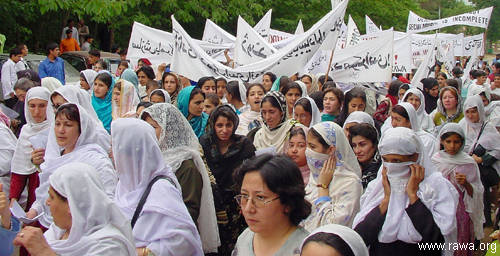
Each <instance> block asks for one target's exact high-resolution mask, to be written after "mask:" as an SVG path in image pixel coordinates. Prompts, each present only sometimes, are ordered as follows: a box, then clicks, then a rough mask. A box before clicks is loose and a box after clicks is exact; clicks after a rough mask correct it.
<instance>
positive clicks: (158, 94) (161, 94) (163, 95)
mask: <svg viewBox="0 0 500 256" xmlns="http://www.w3.org/2000/svg"><path fill="white" fill-rule="evenodd" d="M153 95H156V96H160V97H161V98H162V99H163V102H165V100H166V99H165V94H163V92H162V91H160V90H158V91H153V92H152V93H151V95H149V100H151V97H153Z"/></svg>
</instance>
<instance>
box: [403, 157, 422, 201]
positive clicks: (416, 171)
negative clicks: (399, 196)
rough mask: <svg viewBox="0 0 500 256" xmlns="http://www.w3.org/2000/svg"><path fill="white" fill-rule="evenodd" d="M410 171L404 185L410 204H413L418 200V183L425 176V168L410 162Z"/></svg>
mask: <svg viewBox="0 0 500 256" xmlns="http://www.w3.org/2000/svg"><path fill="white" fill-rule="evenodd" d="M410 171H411V176H410V180H409V181H408V184H407V185H406V193H407V194H408V197H409V198H410V204H413V203H415V202H416V201H417V200H418V197H417V191H418V186H419V185H420V182H422V181H423V180H424V178H425V169H424V167H422V166H420V165H418V164H412V165H410Z"/></svg>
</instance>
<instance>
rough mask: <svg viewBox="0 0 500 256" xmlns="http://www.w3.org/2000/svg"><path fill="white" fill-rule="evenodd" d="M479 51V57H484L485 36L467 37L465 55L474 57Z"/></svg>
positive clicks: (464, 42) (465, 38)
mask: <svg viewBox="0 0 500 256" xmlns="http://www.w3.org/2000/svg"><path fill="white" fill-rule="evenodd" d="M476 49H477V50H478V52H477V54H478V56H483V55H484V34H483V33H481V34H478V35H474V36H466V37H464V41H463V55H464V56H472V55H474V51H476Z"/></svg>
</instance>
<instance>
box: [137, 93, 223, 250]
mask: <svg viewBox="0 0 500 256" xmlns="http://www.w3.org/2000/svg"><path fill="white" fill-rule="evenodd" d="M143 113H148V114H149V115H150V116H151V118H152V119H153V120H155V121H156V122H157V123H158V125H160V127H161V129H162V131H161V135H160V139H159V140H158V141H159V145H160V149H161V152H162V155H163V159H164V160H165V162H166V163H167V164H168V165H170V166H171V167H172V170H173V172H174V173H175V172H176V171H177V170H178V169H179V168H180V166H181V165H182V162H184V161H185V160H189V159H192V160H193V162H194V164H195V166H196V169H197V170H198V171H199V172H200V175H201V178H202V180H203V188H202V192H201V205H200V214H199V217H198V221H197V222H198V228H199V230H200V237H201V241H202V244H203V250H204V251H205V252H214V250H216V249H217V247H218V246H219V245H220V239H219V231H218V227H217V217H216V215H215V206H214V199H213V194H212V187H211V185H210V178H209V177H208V170H207V169H206V167H205V164H204V162H203V159H202V158H201V154H200V147H201V146H200V144H199V143H198V139H197V137H196V135H195V134H194V132H193V129H192V128H191V125H190V124H189V123H188V121H187V120H186V118H185V117H184V115H182V113H181V112H180V111H179V110H178V109H177V108H176V107H175V106H174V105H172V104H169V103H158V104H154V105H153V106H151V107H149V108H146V109H144V111H143Z"/></svg>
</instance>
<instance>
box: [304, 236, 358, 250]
mask: <svg viewBox="0 0 500 256" xmlns="http://www.w3.org/2000/svg"><path fill="white" fill-rule="evenodd" d="M310 242H315V243H320V244H324V245H327V246H330V247H332V248H334V249H335V250H336V251H337V252H339V254H340V255H342V256H354V252H353V251H352V249H351V247H350V246H349V245H348V244H347V243H346V242H345V241H344V239H342V238H341V237H340V236H338V235H336V234H332V233H325V232H318V233H316V234H314V235H311V236H309V237H308V238H307V239H306V240H305V241H304V245H303V246H302V250H304V248H305V247H306V245H307V244H308V243H310Z"/></svg>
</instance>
